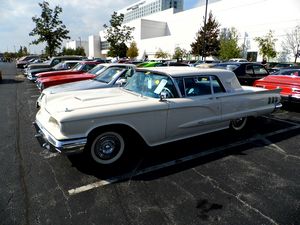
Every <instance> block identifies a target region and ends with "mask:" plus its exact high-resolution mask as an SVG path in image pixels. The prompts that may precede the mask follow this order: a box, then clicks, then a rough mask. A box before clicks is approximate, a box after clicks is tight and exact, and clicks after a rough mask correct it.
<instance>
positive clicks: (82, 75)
mask: <svg viewBox="0 0 300 225" xmlns="http://www.w3.org/2000/svg"><path fill="white" fill-rule="evenodd" d="M94 77H95V75H94V74H89V73H76V74H66V75H57V76H48V77H41V78H39V81H40V82H43V83H47V82H52V81H60V80H72V79H74V81H76V80H80V79H82V80H84V79H92V78H94Z"/></svg>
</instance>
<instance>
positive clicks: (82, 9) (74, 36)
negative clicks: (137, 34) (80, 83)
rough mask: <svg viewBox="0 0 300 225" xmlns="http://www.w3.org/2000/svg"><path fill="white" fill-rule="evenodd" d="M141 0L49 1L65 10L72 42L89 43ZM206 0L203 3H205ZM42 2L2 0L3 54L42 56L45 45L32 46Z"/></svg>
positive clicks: (189, 0)
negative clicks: (24, 51)
mask: <svg viewBox="0 0 300 225" xmlns="http://www.w3.org/2000/svg"><path fill="white" fill-rule="evenodd" d="M137 1H138V0H113V1H112V0H64V1H61V0H48V2H49V3H50V7H51V8H52V9H53V8H54V7H55V6H56V5H59V6H60V7H62V9H63V12H62V13H61V14H60V19H61V20H62V21H63V23H64V24H65V25H66V27H67V29H68V30H69V31H70V33H69V36H70V37H71V39H70V40H79V39H81V40H85V41H87V40H88V36H89V35H93V34H98V33H99V31H100V30H102V29H103V25H104V24H109V20H110V18H111V14H112V13H113V12H114V11H117V10H119V9H122V8H124V7H126V6H128V5H130V4H133V3H135V2H137ZM200 1H201V0H185V1H184V9H190V8H193V7H196V6H197V5H198V4H199V2H200ZM202 1H203V0H202ZM40 2H42V0H0V52H6V51H8V52H15V51H18V50H19V49H20V46H26V47H27V49H28V50H29V51H30V52H31V53H35V54H40V53H41V50H42V49H43V48H44V45H38V46H36V45H30V43H31V42H32V41H33V40H34V37H31V36H29V33H30V32H31V31H32V29H33V28H34V27H35V24H34V23H33V21H32V17H33V16H38V17H39V16H40V13H41V8H40V6H39V5H38V3H40Z"/></svg>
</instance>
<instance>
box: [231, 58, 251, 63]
mask: <svg viewBox="0 0 300 225" xmlns="http://www.w3.org/2000/svg"><path fill="white" fill-rule="evenodd" d="M228 62H248V60H247V59H244V58H232V59H229V60H228Z"/></svg>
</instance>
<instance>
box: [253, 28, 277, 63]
mask: <svg viewBox="0 0 300 225" xmlns="http://www.w3.org/2000/svg"><path fill="white" fill-rule="evenodd" d="M254 40H255V41H256V42H257V43H258V47H259V53H260V54H261V55H262V57H263V58H264V59H265V58H267V59H268V61H269V59H270V58H274V57H276V55H277V53H276V51H275V42H276V41H277V39H275V38H274V37H273V32H272V31H271V30H270V31H269V33H268V34H267V35H266V36H264V37H256V38H254Z"/></svg>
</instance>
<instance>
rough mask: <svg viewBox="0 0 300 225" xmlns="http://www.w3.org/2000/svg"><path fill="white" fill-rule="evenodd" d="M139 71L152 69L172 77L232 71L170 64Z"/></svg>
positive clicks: (143, 69)
mask: <svg viewBox="0 0 300 225" xmlns="http://www.w3.org/2000/svg"><path fill="white" fill-rule="evenodd" d="M138 71H151V72H155V73H162V74H167V75H169V76H171V77H182V76H195V75H218V74H224V73H230V74H232V72H231V71H228V70H224V69H211V68H209V69H199V68H195V67H180V66H168V67H151V68H139V69H138Z"/></svg>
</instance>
